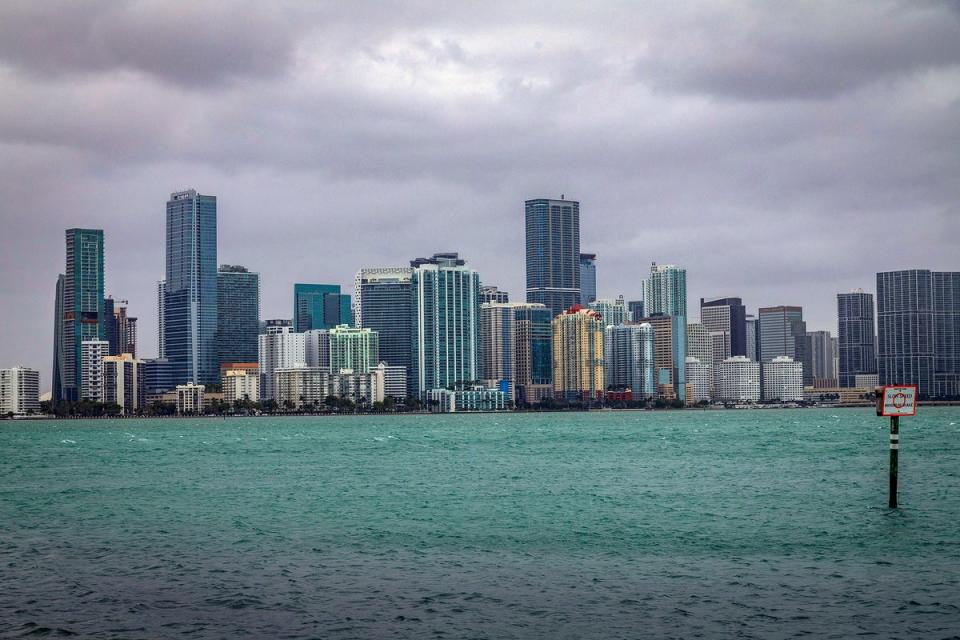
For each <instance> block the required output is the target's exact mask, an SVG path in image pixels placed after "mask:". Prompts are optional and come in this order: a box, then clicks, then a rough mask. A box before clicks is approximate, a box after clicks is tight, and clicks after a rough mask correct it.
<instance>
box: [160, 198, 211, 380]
mask: <svg viewBox="0 0 960 640" xmlns="http://www.w3.org/2000/svg"><path fill="white" fill-rule="evenodd" d="M166 241H167V265H166V266H167V268H166V279H165V284H164V286H163V298H164V302H163V330H164V338H163V346H164V356H165V357H166V358H167V359H168V360H169V361H170V366H171V368H172V370H173V377H174V381H175V382H176V383H177V384H182V383H185V382H194V383H196V384H217V383H218V382H219V379H220V371H219V366H218V361H217V343H216V333H217V198H216V196H205V195H200V194H198V193H197V192H196V191H195V190H193V189H190V190H188V191H181V192H178V193H172V194H170V200H169V201H168V202H167V238H166Z"/></svg>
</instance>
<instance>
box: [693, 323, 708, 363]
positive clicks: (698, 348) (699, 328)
mask: <svg viewBox="0 0 960 640" xmlns="http://www.w3.org/2000/svg"><path fill="white" fill-rule="evenodd" d="M687 355H688V356H693V357H694V358H696V359H697V360H698V361H699V362H700V363H701V364H705V365H707V366H712V365H713V341H712V339H711V337H710V332H709V331H707V328H706V327H705V326H703V325H702V324H700V323H699V322H690V323H688V324H687Z"/></svg>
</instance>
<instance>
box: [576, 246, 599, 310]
mask: <svg viewBox="0 0 960 640" xmlns="http://www.w3.org/2000/svg"><path fill="white" fill-rule="evenodd" d="M596 299H597V254H595V253H581V254H580V304H581V305H583V306H587V305H589V304H590V303H591V302H593V301H594V300H596Z"/></svg>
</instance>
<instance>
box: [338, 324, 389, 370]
mask: <svg viewBox="0 0 960 640" xmlns="http://www.w3.org/2000/svg"><path fill="white" fill-rule="evenodd" d="M379 338H380V335H379V334H378V333H377V332H376V331H373V330H371V329H369V328H367V327H364V328H362V329H361V328H357V327H351V326H349V325H345V324H341V325H337V326H336V327H334V328H333V329H330V332H329V345H330V347H329V348H330V364H329V367H330V373H340V371H341V370H344V369H350V370H351V371H353V372H354V373H358V374H359V373H370V369H373V368H374V367H376V366H377V363H378V362H379V361H380V360H379V357H380V342H379Z"/></svg>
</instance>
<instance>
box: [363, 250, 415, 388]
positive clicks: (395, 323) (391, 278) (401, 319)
mask: <svg viewBox="0 0 960 640" xmlns="http://www.w3.org/2000/svg"><path fill="white" fill-rule="evenodd" d="M412 275H413V270H412V269H411V268H410V267H385V268H379V269H361V270H360V271H359V272H358V273H357V277H356V280H355V283H354V292H355V297H356V301H355V303H354V309H355V315H356V323H357V326H358V327H362V328H364V329H370V330H372V331H376V332H377V334H378V336H379V347H380V360H382V361H383V362H385V363H387V364H388V365H391V366H398V367H403V368H404V369H405V370H406V371H407V375H409V373H410V356H411V348H410V345H411V342H412V333H411V331H412V328H413V323H412V321H411V318H412V317H413V316H412V311H411V304H412V300H413V298H412V295H411V291H410V279H411V277H412ZM408 383H409V380H408Z"/></svg>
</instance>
